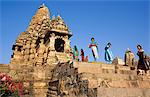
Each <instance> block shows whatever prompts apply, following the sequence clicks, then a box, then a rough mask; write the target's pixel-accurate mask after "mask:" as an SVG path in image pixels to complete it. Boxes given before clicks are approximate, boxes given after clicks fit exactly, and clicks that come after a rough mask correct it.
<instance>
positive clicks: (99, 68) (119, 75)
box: [74, 62, 150, 97]
mask: <svg viewBox="0 0 150 97" xmlns="http://www.w3.org/2000/svg"><path fill="white" fill-rule="evenodd" d="M74 66H75V67H76V68H78V71H79V73H81V74H82V78H83V79H87V80H88V81H89V87H90V88H97V97H150V76H149V75H140V76H139V75H137V73H136V70H130V68H129V67H127V66H121V65H114V64H106V63H100V62H97V63H96V62H93V63H86V62H75V63H74Z"/></svg>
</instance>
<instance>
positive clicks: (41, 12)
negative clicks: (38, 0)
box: [27, 3, 50, 33]
mask: <svg viewBox="0 0 150 97" xmlns="http://www.w3.org/2000/svg"><path fill="white" fill-rule="evenodd" d="M43 21H50V12H49V10H48V8H47V7H46V6H45V4H44V3H43V4H42V5H41V6H40V7H39V8H38V10H37V12H36V14H35V15H34V16H33V17H32V20H31V22H30V24H29V27H28V29H27V31H28V32H29V33H34V32H35V30H36V29H40V28H37V27H38V26H41V24H42V23H43Z"/></svg>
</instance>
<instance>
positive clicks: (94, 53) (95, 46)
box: [89, 37, 99, 61]
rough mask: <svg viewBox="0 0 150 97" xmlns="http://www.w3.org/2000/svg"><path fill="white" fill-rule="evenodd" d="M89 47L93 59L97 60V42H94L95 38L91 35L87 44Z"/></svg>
mask: <svg viewBox="0 0 150 97" xmlns="http://www.w3.org/2000/svg"><path fill="white" fill-rule="evenodd" d="M89 48H91V49H92V54H93V57H94V60H95V61H97V59H98V58H99V55H98V44H97V42H95V39H94V38H93V37H92V38H91V44H90V45H89Z"/></svg>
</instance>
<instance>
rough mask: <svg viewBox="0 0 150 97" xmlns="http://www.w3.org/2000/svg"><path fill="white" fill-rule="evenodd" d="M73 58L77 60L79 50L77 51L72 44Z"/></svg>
mask: <svg viewBox="0 0 150 97" xmlns="http://www.w3.org/2000/svg"><path fill="white" fill-rule="evenodd" d="M73 58H74V60H76V61H79V52H78V49H77V46H76V45H75V46H74V49H73Z"/></svg>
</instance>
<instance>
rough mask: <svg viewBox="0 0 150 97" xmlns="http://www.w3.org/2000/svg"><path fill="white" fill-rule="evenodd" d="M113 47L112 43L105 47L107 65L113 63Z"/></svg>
mask: <svg viewBox="0 0 150 97" xmlns="http://www.w3.org/2000/svg"><path fill="white" fill-rule="evenodd" d="M110 47H111V43H110V42H109V43H107V45H106V47H105V61H106V62H107V63H112V61H113V54H112V51H111V50H110Z"/></svg>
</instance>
